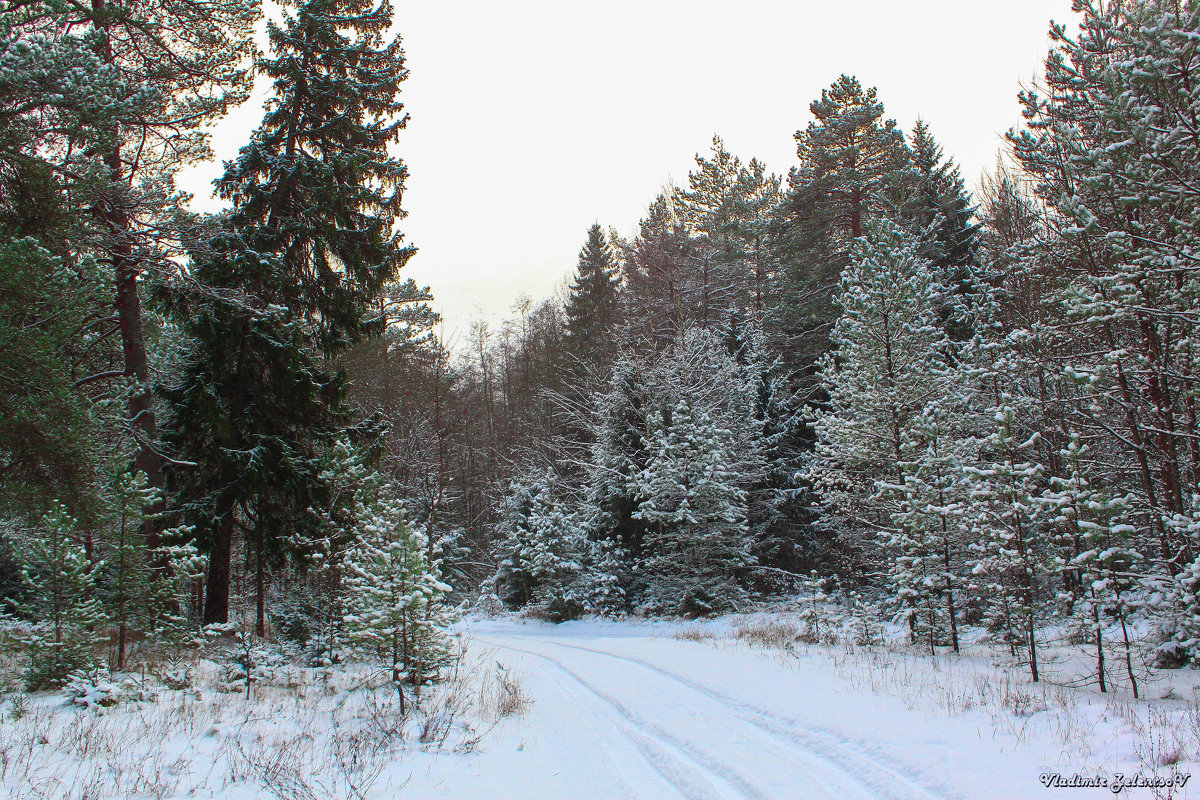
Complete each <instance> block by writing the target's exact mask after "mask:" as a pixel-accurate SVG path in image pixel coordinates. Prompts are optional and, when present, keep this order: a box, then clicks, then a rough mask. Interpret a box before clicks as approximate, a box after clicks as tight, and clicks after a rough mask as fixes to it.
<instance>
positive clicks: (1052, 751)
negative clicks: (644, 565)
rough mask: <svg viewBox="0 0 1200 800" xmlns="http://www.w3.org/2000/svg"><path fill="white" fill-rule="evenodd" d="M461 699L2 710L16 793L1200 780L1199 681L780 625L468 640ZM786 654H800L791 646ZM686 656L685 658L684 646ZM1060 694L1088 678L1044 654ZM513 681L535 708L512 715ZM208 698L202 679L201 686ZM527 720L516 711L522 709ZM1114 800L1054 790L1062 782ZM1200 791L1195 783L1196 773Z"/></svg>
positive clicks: (652, 793)
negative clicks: (1111, 674) (1130, 681)
mask: <svg viewBox="0 0 1200 800" xmlns="http://www.w3.org/2000/svg"><path fill="white" fill-rule="evenodd" d="M463 632H464V637H465V639H467V641H468V642H469V653H470V656H469V657H468V659H466V660H465V661H464V662H463V664H462V667H461V674H460V680H459V681H457V682H451V683H450V684H448V685H446V686H444V687H443V688H442V689H440V690H439V691H438V694H437V695H436V696H435V697H433V698H430V697H427V698H426V699H425V704H424V705H425V708H424V711H423V712H422V713H420V714H418V715H410V717H409V718H408V719H406V720H403V721H400V720H398V718H397V715H396V714H395V711H396V709H395V707H394V705H392V703H393V698H392V697H391V696H390V695H389V694H388V691H387V689H386V687H378V688H375V689H372V688H370V687H369V686H368V687H366V688H356V686H357V685H358V683H361V676H359V677H354V676H345V678H344V679H341V680H334V681H333V685H328V684H329V680H328V676H324V677H322V678H320V680H317V678H316V673H306V672H304V671H299V672H295V671H289V670H286V669H284V670H281V671H280V672H279V675H278V676H277V677H276V678H274V679H272V680H270V681H264V682H263V684H262V685H260V686H256V687H255V688H254V696H253V697H252V698H251V699H250V700H246V699H245V697H244V695H242V694H237V693H223V692H219V691H214V690H213V689H211V688H209V689H204V690H201V696H200V697H199V698H196V697H195V696H194V694H193V695H189V694H188V693H186V692H167V691H165V690H164V691H162V692H161V693H160V697H159V699H158V701H157V702H143V703H132V702H131V703H127V704H121V705H118V706H117V707H115V708H112V709H108V710H106V711H105V712H104V713H103V714H102V715H99V716H97V715H96V714H95V712H90V711H84V710H76V709H72V708H68V707H64V706H63V705H62V701H61V697H52V696H41V697H33V698H30V699H28V700H27V701H24V702H26V703H27V705H28V708H26V709H25V710H24V713H23V714H22V715H21V719H20V720H14V715H13V713H12V704H13V702H14V699H13V698H12V697H10V698H9V699H7V700H6V701H5V704H4V705H3V706H0V716H3V718H4V722H3V725H2V727H0V796H6V795H5V793H6V792H7V796H12V797H14V798H25V797H30V798H33V797H37V798H57V797H63V798H66V797H89V798H98V797H108V796H112V797H135V796H143V797H164V798H165V797H228V798H238V799H239V800H240V798H252V797H278V798H289V799H290V798H298V799H300V800H305V799H307V798H324V797H338V798H341V797H346V798H352V797H364V798H366V797H370V798H380V800H382V799H383V798H393V797H411V798H418V800H426V799H429V800H432V799H433V798H446V799H447V800H454V799H455V798H462V799H463V800H467V799H468V798H469V799H470V800H476V799H477V798H488V800H509V799H510V798H511V800H517V798H521V799H522V800H526V799H528V800H537V799H539V798H545V799H546V800H549V799H551V798H553V800H601V799H607V798H637V799H638V800H658V799H659V798H661V799H662V800H675V799H676V798H689V799H692V798H697V799H700V798H704V799H707V798H714V799H717V798H719V799H721V800H733V799H734V798H736V799H737V800H743V799H744V798H754V799H755V800H765V799H766V798H787V799H788V800H821V799H822V798H836V799H837V800H860V799H862V800H887V799H888V798H895V799H896V800H930V799H931V798H938V799H939V800H940V799H942V798H964V800H967V799H969V800H987V799H988V798H995V800H1022V799H1023V798H1055V797H1064V798H1100V797H1113V796H1119V797H1133V798H1157V797H1162V798H1166V797H1172V798H1189V797H1193V796H1195V797H1200V789H1197V788H1196V785H1193V783H1192V781H1191V780H1190V779H1189V781H1188V782H1187V784H1186V785H1184V786H1182V787H1179V786H1175V787H1173V788H1171V789H1169V790H1168V789H1160V790H1157V791H1156V790H1152V789H1148V788H1129V789H1125V790H1124V791H1123V792H1120V793H1115V792H1114V791H1113V790H1112V788H1111V787H1112V784H1113V782H1115V781H1116V779H1117V778H1116V776H1117V775H1118V774H1123V775H1125V776H1126V777H1132V776H1134V775H1139V774H1140V775H1141V776H1143V777H1146V778H1151V777H1153V776H1155V775H1157V776H1158V777H1160V778H1162V779H1164V780H1168V779H1171V778H1172V776H1182V775H1187V774H1188V773H1190V772H1193V771H1195V772H1197V773H1200V765H1198V764H1196V763H1195V762H1194V761H1193V759H1195V758H1196V756H1197V754H1198V753H1200V710H1198V709H1200V705H1198V704H1197V703H1196V701H1195V686H1196V683H1197V680H1196V678H1197V675H1196V673H1195V672H1194V671H1191V670H1187V671H1179V672H1173V673H1165V674H1163V675H1162V676H1160V677H1159V678H1158V679H1156V681H1155V682H1152V683H1150V684H1148V685H1147V686H1145V687H1144V689H1145V690H1146V693H1147V694H1148V695H1149V696H1151V697H1153V698H1155V699H1154V700H1152V701H1150V702H1146V701H1141V702H1137V703H1134V702H1133V701H1132V700H1131V699H1130V698H1129V697H1128V696H1127V695H1126V694H1125V693H1123V692H1119V693H1117V694H1115V695H1110V696H1107V697H1104V696H1101V695H1099V694H1098V693H1096V691H1095V689H1094V688H1081V689H1069V688H1064V687H1062V686H1054V685H1050V684H1043V685H1041V686H1033V685H1031V684H1029V683H1027V682H1026V679H1025V678H1024V677H1023V676H1022V675H1021V674H1020V673H1015V672H1012V671H1009V670H1007V669H1003V668H998V667H996V666H994V665H993V664H992V662H991V660H990V659H989V658H987V657H985V656H984V655H983V651H982V650H978V651H977V652H976V653H975V654H974V655H970V656H967V657H963V658H951V657H938V658H930V657H928V656H922V655H918V654H913V653H904V652H897V651H896V650H895V649H886V650H885V649H883V648H877V647H868V648H863V647H853V646H849V645H844V644H842V645H833V646H830V647H811V648H808V647H805V646H803V645H792V644H791V643H790V641H789V639H790V637H789V636H788V630H787V627H786V619H785V620H784V622H783V624H782V627H781V624H780V622H779V621H778V620H777V619H775V618H771V617H757V618H753V619H749V620H746V619H742V620H734V619H723V620H715V621H712V622H708V623H704V624H681V623H670V622H624V623H614V622H602V621H582V622H571V623H565V624H562V625H550V624H546V623H539V622H532V621H525V620H520V619H505V620H494V621H474V622H470V623H466V624H464V625H463ZM779 634H782V635H779ZM680 637H684V638H680ZM1048 656H1049V658H1048V662H1047V663H1048V665H1049V669H1050V671H1051V673H1052V674H1058V675H1064V674H1066V673H1067V669H1066V668H1067V666H1069V660H1068V659H1065V658H1060V659H1059V662H1060V663H1059V664H1058V665H1057V666H1055V663H1054V662H1055V659H1054V655H1053V653H1050V654H1048ZM514 678H515V679H516V680H517V681H519V683H520V694H521V695H523V696H524V698H525V699H526V700H527V702H525V703H521V702H516V703H510V704H509V706H510V707H508V708H505V707H504V706H505V700H506V698H507V699H508V700H512V699H513V698H512V697H511V696H510V695H511V693H512V691H513V682H514ZM199 683H203V681H199ZM512 712H516V713H512ZM1048 773H1051V774H1053V773H1057V774H1059V775H1060V776H1061V780H1063V781H1069V780H1071V779H1072V777H1073V776H1075V775H1076V774H1078V775H1079V776H1080V777H1081V778H1083V777H1090V778H1097V777H1099V778H1103V779H1105V780H1107V781H1108V782H1109V786H1108V787H1097V788H1066V787H1046V786H1044V785H1043V781H1044V780H1045V778H1044V776H1046V775H1047V774H1048ZM1197 780H1200V776H1198V777H1197Z"/></svg>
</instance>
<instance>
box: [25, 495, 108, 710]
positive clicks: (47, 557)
mask: <svg viewBox="0 0 1200 800" xmlns="http://www.w3.org/2000/svg"><path fill="white" fill-rule="evenodd" d="M78 526H79V523H78V521H77V520H76V519H75V518H74V517H72V516H71V515H70V514H69V513H68V512H67V509H66V508H65V507H64V506H63V505H62V504H61V503H54V504H53V506H52V508H51V509H50V511H49V512H48V513H47V514H46V515H45V516H43V517H42V519H41V521H40V523H39V524H38V525H37V526H36V527H35V528H34V529H32V530H30V531H27V535H26V536H25V537H24V540H23V541H21V542H18V543H17V544H18V547H17V553H16V555H17V560H18V564H19V565H20V567H21V574H22V576H23V578H24V580H25V582H26V583H27V585H28V587H29V589H30V593H29V603H30V604H31V605H30V607H28V608H26V609H24V610H25V611H26V612H27V613H29V615H30V616H31V617H32V618H33V619H34V620H35V621H34V622H33V623H32V625H31V626H30V627H29V628H28V629H26V630H25V631H24V632H23V633H22V634H21V635H20V636H19V640H20V642H21V644H22V645H23V647H24V648H25V650H26V652H27V654H28V655H29V659H30V666H29V668H28V670H27V671H26V673H25V676H24V678H25V684H26V686H27V687H28V688H30V689H41V688H45V687H49V686H57V685H61V684H62V682H63V681H65V680H66V679H67V677H68V675H70V673H71V672H73V671H75V670H80V669H88V668H90V667H92V666H94V665H95V664H96V663H97V661H96V652H95V651H96V646H97V645H98V644H99V643H100V641H101V635H100V631H98V630H97V628H98V627H99V626H100V625H102V624H103V623H105V622H107V621H108V617H107V616H106V615H105V613H104V610H103V608H102V607H101V604H100V600H99V587H98V585H97V579H98V577H99V572H100V569H101V567H102V562H92V561H91V560H90V559H89V558H88V556H87V553H86V551H85V549H84V546H83V544H82V542H81V538H80V531H79V527H78Z"/></svg>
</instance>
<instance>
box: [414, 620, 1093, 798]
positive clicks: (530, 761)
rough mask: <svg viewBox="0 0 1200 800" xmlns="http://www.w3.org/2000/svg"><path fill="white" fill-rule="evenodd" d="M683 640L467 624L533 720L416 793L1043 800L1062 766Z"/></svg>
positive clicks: (646, 633)
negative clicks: (518, 679)
mask: <svg viewBox="0 0 1200 800" xmlns="http://www.w3.org/2000/svg"><path fill="white" fill-rule="evenodd" d="M674 627H677V626H671V625H668V624H644V625H629V624H624V625H623V624H613V623H598V622H582V623H568V624H565V625H559V626H551V625H542V624H537V623H522V622H517V621H506V622H481V623H474V624H472V625H470V626H469V627H468V630H469V634H470V637H471V641H472V648H473V649H483V650H485V651H487V652H488V658H490V659H494V660H496V661H499V662H500V663H502V664H503V665H504V666H505V667H507V668H509V669H511V670H514V671H515V672H516V673H517V674H520V675H522V676H523V682H524V688H525V690H526V692H527V693H528V694H530V695H531V696H532V698H533V701H534V702H533V705H532V706H531V707H530V709H529V710H528V711H527V712H526V714H525V715H524V716H523V717H522V718H521V719H519V720H515V721H513V722H512V723H511V724H506V725H505V727H504V729H503V730H497V731H496V732H494V733H493V734H492V735H491V736H489V737H488V738H487V740H485V743H484V745H483V748H484V750H483V752H481V753H479V754H477V755H475V756H472V761H471V763H470V764H465V763H461V762H459V763H456V764H455V765H454V766H453V767H452V768H449V769H445V768H446V767H450V765H449V764H446V763H445V762H444V761H441V764H440V768H439V764H438V763H434V764H432V765H427V766H426V768H424V769H421V770H418V771H417V773H416V774H414V775H413V776H412V779H411V782H410V784H409V787H408V790H409V792H411V793H412V796H421V797H424V796H426V793H430V794H429V796H431V797H432V796H434V794H432V793H436V795H437V796H439V797H448V798H458V797H462V798H480V797H487V798H493V799H494V800H505V798H518V797H520V798H547V800H549V799H550V798H554V800H583V799H584V798H586V799H587V800H593V799H597V800H598V799H599V798H638V800H657V799H658V798H662V800H676V798H688V799H689V800H691V799H696V800H700V799H703V800H708V799H709V798H712V799H713V800H746V799H747V798H753V799H754V800H775V799H776V798H781V799H782V798H787V799H788V800H826V799H831V800H889V799H894V800H934V799H936V800H942V799H943V798H972V800H975V799H976V798H979V799H983V798H1004V800H1019V799H1020V798H1027V797H1029V798H1032V797H1046V796H1047V790H1046V789H1045V788H1043V787H1042V786H1041V785H1040V783H1039V781H1038V778H1039V775H1040V774H1041V773H1042V772H1043V771H1045V769H1047V768H1058V769H1061V768H1062V767H1063V766H1066V765H1056V764H1055V763H1054V760H1055V759H1047V758H1046V757H1045V756H1044V754H1039V753H1038V751H1037V749H1036V748H1035V747H1031V746H1029V745H1028V744H1025V745H1021V744H1017V743H1015V742H1010V741H1004V740H997V739H995V738H994V735H993V734H991V733H990V731H985V730H984V726H981V724H980V722H981V721H980V720H979V719H976V718H974V717H970V716H968V718H965V719H955V718H949V717H944V716H943V717H940V718H939V717H934V718H931V717H930V716H928V715H926V714H924V713H920V712H917V711H912V710H909V708H907V707H906V706H905V704H904V703H902V702H901V701H899V700H897V699H895V698H893V697H883V696H879V695H874V694H870V693H867V692H860V691H852V690H850V689H849V688H848V687H847V685H846V684H845V682H844V681H842V680H840V679H839V678H837V677H835V676H834V675H832V674H830V672H829V670H828V669H822V668H821V663H824V662H823V661H822V660H821V659H819V658H817V657H816V656H814V657H813V659H812V660H811V662H808V661H806V660H805V658H803V657H802V658H800V659H795V658H791V657H787V658H788V661H787V663H784V662H783V661H781V659H780V657H779V656H777V655H771V654H767V653H760V652H757V651H753V650H749V649H747V648H745V647H742V646H733V645H728V646H726V645H714V644H712V643H709V642H692V641H683V640H679V639H675V638H671V637H670V631H671V630H672V629H673V628H674ZM826 666H827V665H826ZM987 727H990V726H987ZM1057 757H1058V756H1057V754H1056V756H1055V758H1057ZM1071 794H1072V796H1073V797H1082V796H1090V793H1088V792H1086V791H1085V792H1084V793H1083V794H1080V793H1078V792H1072V793H1071ZM1109 796H1111V795H1109Z"/></svg>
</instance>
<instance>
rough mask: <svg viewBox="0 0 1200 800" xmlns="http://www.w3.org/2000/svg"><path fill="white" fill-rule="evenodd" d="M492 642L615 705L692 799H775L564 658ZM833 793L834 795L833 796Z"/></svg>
mask: <svg viewBox="0 0 1200 800" xmlns="http://www.w3.org/2000/svg"><path fill="white" fill-rule="evenodd" d="M481 638H482V637H481ZM489 644H491V645H492V646H495V647H501V648H504V649H505V650H511V651H513V652H514V653H523V654H524V655H528V656H533V657H534V658H539V659H541V660H543V661H546V662H547V663H549V664H551V665H553V666H554V667H555V668H556V669H558V670H559V671H560V672H562V673H563V674H565V675H567V676H569V677H570V678H571V680H572V681H573V682H575V683H577V684H579V685H580V686H581V687H583V689H584V691H586V692H587V693H588V694H589V695H591V696H592V697H594V698H595V699H596V700H599V701H600V702H601V703H602V704H603V705H605V706H608V707H609V708H611V709H612V710H613V711H614V712H616V714H617V717H618V718H619V720H620V721H621V722H622V723H624V724H623V725H622V726H619V728H620V730H621V732H622V733H623V734H624V735H625V736H626V737H627V738H629V739H630V741H632V742H633V743H634V744H635V745H637V747H638V748H640V751H639V752H640V755H641V756H642V757H643V759H645V760H646V762H647V765H648V766H650V767H651V768H652V769H653V770H654V771H655V772H657V773H658V774H659V775H661V776H662V777H663V779H664V780H666V781H667V782H668V783H670V784H671V785H672V786H674V787H675V789H676V790H677V791H679V792H680V793H681V794H682V795H683V796H684V797H686V798H688V800H772V799H771V798H769V797H768V796H766V795H763V794H762V793H760V792H759V791H758V790H756V789H755V788H754V787H753V786H750V785H749V784H747V783H746V782H745V781H744V780H743V779H742V778H741V777H740V776H738V775H737V774H736V773H734V772H732V771H731V770H729V769H727V768H726V767H724V766H723V765H721V764H719V763H717V762H714V761H712V760H711V759H710V758H708V757H706V756H705V755H704V754H703V753H701V752H699V751H697V750H696V749H695V748H694V747H692V746H691V745H690V744H688V743H687V742H685V741H681V740H680V739H679V738H677V737H675V736H673V735H671V734H670V733H669V732H668V731H666V730H664V729H662V728H661V726H658V725H655V724H654V723H651V722H647V721H645V720H643V719H640V718H638V717H637V716H636V715H635V714H633V713H632V712H631V711H630V710H629V709H628V708H627V707H626V706H625V705H624V704H623V703H621V701H619V700H617V699H616V698H613V697H611V696H609V695H607V694H605V693H604V692H602V691H600V690H599V689H597V688H596V687H595V686H594V685H593V684H591V683H590V682H589V681H588V680H587V679H585V678H583V677H582V676H580V675H579V674H577V673H575V672H574V671H572V670H570V669H568V668H567V667H566V666H564V665H563V664H562V662H560V661H558V660H556V659H554V658H552V657H551V656H548V655H546V654H545V653H538V652H536V651H533V650H525V649H522V648H520V647H513V646H512V645H507V644H502V643H500V642H497V641H495V640H492V641H490V642H489ZM680 767H682V769H680ZM689 773H690V774H689ZM832 797H833V796H832V795H830V798H832Z"/></svg>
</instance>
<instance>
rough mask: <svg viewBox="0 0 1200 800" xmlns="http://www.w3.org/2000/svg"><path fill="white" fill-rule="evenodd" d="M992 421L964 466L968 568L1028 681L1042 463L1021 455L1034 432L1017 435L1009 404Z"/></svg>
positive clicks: (1041, 547) (1041, 560) (1044, 550)
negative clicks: (983, 447) (975, 455)
mask: <svg viewBox="0 0 1200 800" xmlns="http://www.w3.org/2000/svg"><path fill="white" fill-rule="evenodd" d="M995 422H996V429H995V433H993V434H992V436H991V438H990V439H989V441H988V446H987V449H988V456H987V458H986V459H985V460H981V462H980V465H979V466H968V467H966V468H965V470H966V473H967V475H968V476H969V478H970V483H971V487H970V505H969V506H968V509H967V513H968V515H969V518H970V521H971V525H972V531H973V538H974V542H973V544H972V546H973V548H974V549H975V556H974V558H972V560H971V572H972V575H973V576H974V582H975V586H976V589H977V591H978V592H979V593H980V595H981V596H982V598H983V600H984V602H985V604H986V617H987V621H988V625H989V627H990V628H991V629H992V631H993V632H994V633H995V634H997V636H998V637H999V638H1000V640H1001V641H1003V642H1004V643H1005V644H1007V645H1008V647H1009V649H1010V652H1012V653H1013V654H1014V655H1015V654H1016V653H1017V651H1018V650H1021V651H1022V652H1023V654H1024V655H1023V660H1024V661H1025V663H1027V664H1028V666H1029V671H1030V676H1031V677H1032V678H1033V680H1034V681H1035V682H1036V681H1037V680H1038V679H1039V677H1040V673H1039V671H1038V661H1037V653H1038V650H1037V631H1038V627H1039V619H1040V616H1039V615H1040V614H1041V612H1042V610H1043V607H1044V604H1045V601H1046V592H1047V586H1046V583H1047V581H1046V578H1047V575H1048V574H1049V573H1050V570H1051V564H1050V558H1051V555H1050V548H1049V546H1048V542H1047V536H1046V532H1045V528H1044V526H1043V522H1044V517H1045V508H1044V506H1043V504H1042V503H1041V493H1042V488H1043V484H1044V481H1043V477H1042V476H1043V473H1044V469H1043V467H1042V465H1041V464H1038V463H1035V462H1031V461H1027V460H1021V459H1022V458H1023V456H1025V455H1026V454H1027V451H1028V450H1029V449H1030V448H1031V446H1032V445H1033V444H1034V443H1035V442H1036V439H1037V437H1036V434H1035V435H1034V436H1033V437H1031V438H1030V439H1029V440H1027V441H1024V442H1022V441H1019V440H1018V439H1017V437H1016V431H1015V430H1014V410H1013V407H1012V406H1011V405H1007V404H1005V405H1001V406H1000V407H999V408H998V409H997V410H996V415H995Z"/></svg>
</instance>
